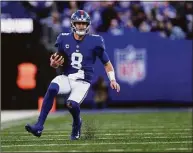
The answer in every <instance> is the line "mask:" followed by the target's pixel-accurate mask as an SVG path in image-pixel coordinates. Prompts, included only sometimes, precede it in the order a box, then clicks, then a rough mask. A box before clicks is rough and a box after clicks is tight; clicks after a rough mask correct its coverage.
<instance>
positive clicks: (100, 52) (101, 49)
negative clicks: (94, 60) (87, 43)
mask: <svg viewBox="0 0 193 153" xmlns="http://www.w3.org/2000/svg"><path fill="white" fill-rule="evenodd" d="M96 55H97V56H98V57H99V59H100V60H101V62H102V63H103V64H106V63H107V62H108V61H109V56H108V54H107V53H106V51H105V43H104V39H103V37H101V36H100V41H99V43H98V45H97V47H96Z"/></svg>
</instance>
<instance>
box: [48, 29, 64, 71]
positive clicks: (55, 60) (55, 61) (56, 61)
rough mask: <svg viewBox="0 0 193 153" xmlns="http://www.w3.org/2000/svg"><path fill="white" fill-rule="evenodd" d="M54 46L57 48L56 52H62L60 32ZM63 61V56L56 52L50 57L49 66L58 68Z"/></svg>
mask: <svg viewBox="0 0 193 153" xmlns="http://www.w3.org/2000/svg"><path fill="white" fill-rule="evenodd" d="M55 47H57V48H58V52H59V53H61V52H63V47H62V33H61V34H60V35H59V36H58V37H57V39H56V43H55ZM63 63H64V58H63V57H62V56H59V55H57V53H54V54H52V55H51V57H50V66H51V67H53V68H58V67H59V66H62V64H63Z"/></svg>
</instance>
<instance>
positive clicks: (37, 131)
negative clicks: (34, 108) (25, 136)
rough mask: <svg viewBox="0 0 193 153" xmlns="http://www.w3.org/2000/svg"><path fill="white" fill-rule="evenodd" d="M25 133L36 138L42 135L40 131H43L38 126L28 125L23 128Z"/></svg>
mask: <svg viewBox="0 0 193 153" xmlns="http://www.w3.org/2000/svg"><path fill="white" fill-rule="evenodd" d="M25 129H26V131H28V132H29V133H32V134H33V135H34V136H36V137H40V136H41V135H42V131H43V129H44V127H41V126H38V125H36V124H35V125H29V124H27V125H26V126H25Z"/></svg>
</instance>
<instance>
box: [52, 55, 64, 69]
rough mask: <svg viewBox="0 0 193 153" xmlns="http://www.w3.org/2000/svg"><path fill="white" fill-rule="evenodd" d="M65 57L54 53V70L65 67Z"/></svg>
mask: <svg viewBox="0 0 193 153" xmlns="http://www.w3.org/2000/svg"><path fill="white" fill-rule="evenodd" d="M63 63H64V57H63V55H62V54H61V53H58V52H57V53H54V54H52V56H51V57H50V66H51V67H54V68H58V67H59V66H63Z"/></svg>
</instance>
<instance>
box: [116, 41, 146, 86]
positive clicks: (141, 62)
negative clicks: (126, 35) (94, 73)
mask: <svg viewBox="0 0 193 153" xmlns="http://www.w3.org/2000/svg"><path fill="white" fill-rule="evenodd" d="M115 61H116V71H117V77H118V79H119V80H121V81H124V82H128V83H129V84H130V85H133V84H135V83H137V82H139V81H142V80H143V79H144V78H145V76H146V50H145V49H138V48H134V47H133V46H132V45H128V46H127V47H126V48H124V49H116V50H115Z"/></svg>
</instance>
